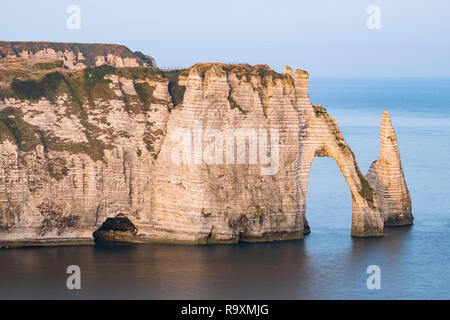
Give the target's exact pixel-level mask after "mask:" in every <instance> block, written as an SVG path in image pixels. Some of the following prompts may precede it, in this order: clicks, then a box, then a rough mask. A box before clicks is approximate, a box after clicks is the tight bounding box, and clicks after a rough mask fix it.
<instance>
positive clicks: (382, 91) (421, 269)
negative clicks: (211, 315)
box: [0, 78, 450, 299]
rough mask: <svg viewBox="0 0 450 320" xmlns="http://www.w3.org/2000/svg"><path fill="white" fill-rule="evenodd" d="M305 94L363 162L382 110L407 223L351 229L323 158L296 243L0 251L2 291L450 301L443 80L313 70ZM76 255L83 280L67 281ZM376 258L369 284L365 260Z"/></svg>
mask: <svg viewBox="0 0 450 320" xmlns="http://www.w3.org/2000/svg"><path fill="white" fill-rule="evenodd" d="M310 98H311V101H312V103H314V104H322V105H323V106H324V107H326V108H327V109H328V111H329V112H330V114H331V115H332V116H333V117H335V118H336V119H337V121H338V123H339V127H340V128H341V130H342V132H343V134H344V137H345V139H346V141H347V142H348V144H349V145H350V147H351V148H352V149H353V151H354V153H355V155H356V157H357V160H358V163H359V165H360V167H361V169H362V171H363V172H367V170H368V168H369V166H370V164H371V162H372V161H373V160H375V159H376V158H377V155H378V148H379V124H380V120H381V115H382V112H383V110H384V109H388V110H389V111H390V114H391V118H392V123H393V125H394V128H395V130H396V133H397V138H398V141H399V146H400V153H401V159H402V164H403V168H404V172H405V176H406V181H407V184H408V187H409V190H410V193H411V197H412V201H413V202H412V203H413V214H414V216H415V224H414V225H413V226H411V227H403V228H388V229H386V230H385V236H384V237H383V238H376V239H354V238H351V237H350V226H351V199H350V192H349V190H348V186H347V184H346V183H345V180H344V178H343V177H342V175H341V174H340V172H339V169H338V167H337V165H336V163H335V162H334V160H332V159H326V158H317V159H315V160H314V162H313V166H312V169H311V175H310V184H309V197H308V202H307V218H308V220H309V223H310V226H311V230H312V233H311V234H310V235H309V236H307V237H306V238H305V239H304V240H302V241H290V242H282V243H263V244H238V245H211V246H180V245H159V244H145V245H133V244H126V245H115V246H102V247H89V246H88V247H61V248H23V249H9V250H1V251H0V298H3V299H4V298H61V299H66V298H125V299H132V298H148V299H227V298H231V299H241V298H242V299H400V298H402V299H405V298H406V299H450V289H449V287H450V273H449V272H448V271H449V270H450V200H449V199H450V191H449V182H450V170H449V169H448V162H449V158H450V146H449V144H448V142H449V141H450V80H449V79H314V78H312V79H311V88H310ZM71 264H76V265H79V266H80V268H81V272H82V290H80V291H69V290H67V288H66V278H67V276H68V275H67V274H66V273H65V270H66V268H67V266H68V265H71ZM373 264H374V265H378V266H380V268H381V279H382V280H381V286H382V287H381V290H368V289H367V287H366V279H367V277H368V276H369V275H368V274H366V268H367V267H368V266H369V265H373Z"/></svg>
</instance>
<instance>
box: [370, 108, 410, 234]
mask: <svg viewBox="0 0 450 320" xmlns="http://www.w3.org/2000/svg"><path fill="white" fill-rule="evenodd" d="M380 140H381V144H380V153H379V155H378V159H377V160H376V161H374V162H373V163H372V165H371V166H370V169H369V173H368V174H367V180H368V181H369V182H370V183H371V184H372V185H373V186H374V189H375V192H376V194H377V199H378V205H379V208H380V211H381V214H382V216H383V220H384V225H385V226H399V225H408V224H412V222H413V219H414V218H413V215H412V213H411V198H410V195H409V191H408V187H407V186H406V183H405V177H404V174H403V168H402V164H401V162H400V152H399V149H398V141H397V137H396V135H395V132H394V128H393V127H392V124H391V119H390V117H389V114H388V112H387V111H384V113H383V117H382V120H381V129H380Z"/></svg>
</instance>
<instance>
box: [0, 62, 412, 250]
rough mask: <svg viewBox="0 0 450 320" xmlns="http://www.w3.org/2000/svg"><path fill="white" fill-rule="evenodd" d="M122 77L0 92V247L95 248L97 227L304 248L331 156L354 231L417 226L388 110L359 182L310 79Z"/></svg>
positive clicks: (222, 72) (266, 74)
mask: <svg viewBox="0 0 450 320" xmlns="http://www.w3.org/2000/svg"><path fill="white" fill-rule="evenodd" d="M108 60H109V61H110V62H111V61H113V60H114V59H113V57H111V56H109V57H106V58H105V60H104V61H106V62H108ZM122 62H124V61H122ZM125 64H128V62H127V63H125V62H124V65H125ZM126 71H127V72H124V73H123V74H121V75H120V76H118V75H105V77H104V79H100V80H98V83H96V84H90V85H92V87H89V85H88V84H86V83H83V81H86V80H83V79H84V78H83V75H80V78H77V76H76V75H77V73H70V74H68V75H64V74H63V75H62V76H63V77H65V78H64V79H65V82H61V83H62V84H61V86H60V87H57V88H58V90H60V91H64V92H59V91H58V94H56V93H55V94H53V91H52V94H51V95H49V96H48V97H47V96H42V97H40V98H39V99H36V98H33V99H31V98H30V99H25V98H23V97H22V98H20V97H11V96H3V97H2V96H0V164H1V171H0V191H1V193H0V244H3V245H5V246H9V245H15V244H16V245H18V244H20V245H33V244H36V243H39V244H42V243H55V242H56V243H65V242H67V241H72V242H74V241H78V242H79V241H92V234H93V233H94V231H96V230H97V232H96V233H95V234H96V240H99V241H131V242H152V241H159V242H183V243H234V242H238V241H274V240H287V239H301V238H303V236H304V234H306V233H308V232H309V226H308V223H307V220H306V215H305V213H306V198H307V185H308V175H309V171H310V167H311V163H312V161H313V159H314V157H332V158H333V159H335V160H336V162H337V164H338V166H339V168H340V170H341V172H342V174H343V176H344V177H345V179H346V181H347V183H348V185H349V187H350V192H351V196H352V208H353V209H352V229H351V233H352V235H353V236H360V237H367V236H380V235H382V234H383V228H384V225H385V224H386V225H388V224H397V225H398V224H408V223H412V215H411V201H410V198H409V194H408V190H407V188H406V184H405V181H404V177H403V171H402V169H401V164H400V157H399V153H398V145H397V140H396V138H395V133H394V132H393V129H392V126H391V124H390V121H389V117H388V116H387V114H386V115H384V116H383V122H382V130H381V139H382V143H381V149H380V156H379V159H378V160H377V161H376V162H375V163H374V164H373V165H372V168H371V169H370V171H369V174H368V175H367V178H366V177H365V176H364V175H363V174H362V173H361V171H360V169H359V167H358V165H357V162H356V159H355V156H354V154H353V152H352V151H351V149H350V148H349V146H348V145H347V144H346V142H345V140H344V138H343V136H342V134H341V132H340V130H339V127H338V125H337V123H336V121H335V120H334V119H333V118H332V117H330V115H329V114H328V112H327V111H326V110H325V109H324V108H323V107H322V106H313V105H312V104H311V103H310V101H309V98H308V85H309V79H308V74H307V73H306V72H305V71H302V70H296V72H295V73H294V72H293V71H292V69H291V68H289V67H286V68H285V72H284V74H279V73H276V72H275V71H273V70H271V69H270V68H269V67H267V66H265V65H259V66H253V67H252V66H249V65H227V64H217V63H211V64H197V65H194V66H192V67H191V68H189V69H186V70H180V71H176V70H175V71H170V72H159V73H154V72H153V71H152V72H153V73H139V74H141V76H138V75H136V74H135V73H133V72H135V71H136V70H134V71H133V70H131V71H130V70H126ZM67 72H71V71H67ZM73 72H75V71H73ZM142 74H144V75H143V76H142ZM124 75H128V76H129V78H127V77H125V76H124ZM133 75H134V76H133ZM55 81H56V80H55ZM77 81H81V83H78V82H77ZM90 81H93V80H90ZM64 83H69V84H70V88H66V89H64V88H65V87H64ZM19 88H20V87H19ZM74 88H75V89H76V88H78V90H79V91H74V90H75V89H74ZM81 88H84V89H83V90H89V88H91V90H92V91H89V93H88V92H86V93H83V92H84V91H80V90H81ZM13 89H14V90H17V88H13ZM13 89H11V90H13ZM25 89H26V87H25ZM11 90H10V91H11ZM14 90H13V91H14ZM10 91H8V90H5V91H0V92H6V93H8V92H10ZM6 93H5V95H6ZM19 93H20V92H19ZM83 94H84V95H85V96H83ZM100 94H101V96H97V95H100ZM74 96H75V97H74ZM14 128H15V129H14ZM16 129H17V130H16ZM330 210H331V208H330ZM349 214H350V213H349ZM104 223H105V224H104Z"/></svg>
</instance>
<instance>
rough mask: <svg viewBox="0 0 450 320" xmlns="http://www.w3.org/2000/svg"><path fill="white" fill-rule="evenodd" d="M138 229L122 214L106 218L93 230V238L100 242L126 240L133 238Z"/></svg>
mask: <svg viewBox="0 0 450 320" xmlns="http://www.w3.org/2000/svg"><path fill="white" fill-rule="evenodd" d="M137 232H138V229H137V228H136V226H135V225H134V224H133V223H132V222H131V221H130V219H128V217H127V216H126V215H124V214H118V215H117V216H116V217H114V218H108V219H106V221H105V222H104V223H103V224H102V226H101V227H100V228H99V229H98V230H97V231H95V232H94V234H93V236H94V240H95V242H96V243H100V242H128V241H130V240H131V239H133V238H135V236H136V234H137Z"/></svg>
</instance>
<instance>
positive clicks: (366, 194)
mask: <svg viewBox="0 0 450 320" xmlns="http://www.w3.org/2000/svg"><path fill="white" fill-rule="evenodd" d="M355 165H356V163H355ZM356 171H357V172H358V176H359V179H360V180H361V190H360V191H359V194H360V195H361V197H363V198H364V199H366V200H367V202H368V203H369V205H370V206H371V207H373V206H374V203H373V201H374V199H373V198H374V191H373V189H372V187H371V186H370V184H369V182H368V181H367V179H366V178H365V177H364V176H363V174H362V173H361V170H359V167H358V166H357V165H356Z"/></svg>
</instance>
